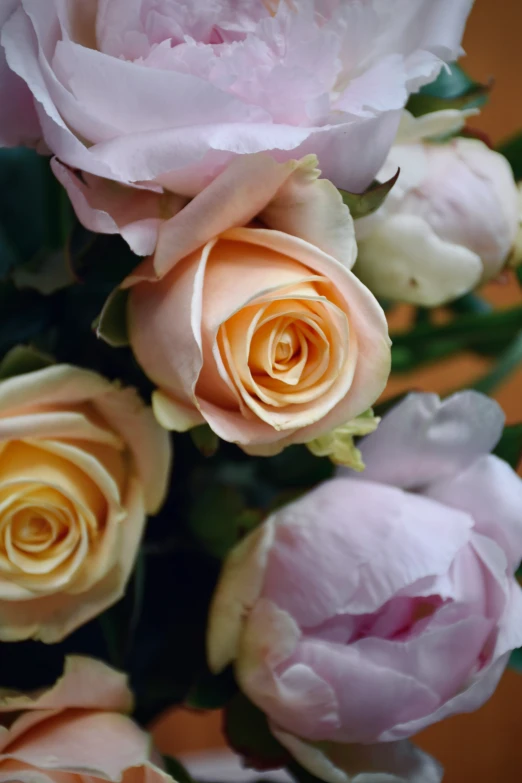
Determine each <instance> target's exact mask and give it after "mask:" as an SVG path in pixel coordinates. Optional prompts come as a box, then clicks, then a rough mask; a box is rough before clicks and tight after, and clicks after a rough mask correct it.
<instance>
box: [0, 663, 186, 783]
mask: <svg viewBox="0 0 522 783" xmlns="http://www.w3.org/2000/svg"><path fill="white" fill-rule="evenodd" d="M131 708H132V695H131V693H130V691H129V689H128V686H127V682H126V678H125V677H124V676H123V675H122V674H119V673H118V672H116V671H114V670H112V669H110V668H109V667H108V666H106V665H105V664H103V663H101V662H99V661H95V660H91V659H89V658H81V657H71V658H68V659H67V660H66V664H65V671H64V674H63V676H62V677H61V679H59V680H58V682H57V683H56V684H55V685H54V686H53V687H52V688H49V689H47V690H44V691H39V692H38V693H35V694H23V693H16V692H13V691H10V690H5V689H4V690H3V691H2V690H0V780H2V781H6V782H7V781H12V780H16V781H19V783H35V781H46V783H63V781H65V780H66V781H68V783H101V781H107V780H108V781H113V782H114V783H119V782H120V781H122V782H123V783H172V778H171V777H170V776H169V775H167V774H166V773H165V772H163V770H161V769H159V768H158V767H157V766H155V764H154V763H153V762H152V760H151V752H152V748H151V741H150V737H149V736H148V735H147V734H146V733H145V732H144V731H142V730H141V729H140V728H139V727H138V726H137V725H136V724H135V723H134V722H133V721H132V720H131V719H130V718H129V717H127V715H126V714H125V713H127V712H130V710H131Z"/></svg>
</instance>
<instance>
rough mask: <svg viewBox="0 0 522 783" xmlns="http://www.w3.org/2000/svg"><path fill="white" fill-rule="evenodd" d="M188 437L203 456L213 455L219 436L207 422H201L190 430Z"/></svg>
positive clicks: (216, 448) (215, 451) (217, 447)
mask: <svg viewBox="0 0 522 783" xmlns="http://www.w3.org/2000/svg"><path fill="white" fill-rule="evenodd" d="M190 437H191V438H192V442H193V443H194V446H195V447H196V448H197V449H198V451H199V452H201V454H203V456H204V457H213V456H214V455H215V454H216V453H217V450H218V449H219V438H218V436H217V435H216V433H215V432H213V431H212V430H211V429H210V427H209V426H208V424H202V425H201V426H200V427H194V429H192V430H190Z"/></svg>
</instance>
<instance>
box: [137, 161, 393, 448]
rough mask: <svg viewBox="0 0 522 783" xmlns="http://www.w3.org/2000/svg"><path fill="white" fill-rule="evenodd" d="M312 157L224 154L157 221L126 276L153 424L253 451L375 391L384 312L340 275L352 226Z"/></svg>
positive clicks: (345, 413)
mask: <svg viewBox="0 0 522 783" xmlns="http://www.w3.org/2000/svg"><path fill="white" fill-rule="evenodd" d="M315 165H316V159H315V158H314V157H313V156H311V157H308V158H305V159H303V160H302V161H300V162H296V161H292V162H290V163H287V164H279V163H276V161H274V160H273V159H272V158H270V157H268V156H264V155H256V156H251V157H249V158H242V159H238V160H237V161H235V162H234V163H233V164H232V165H231V166H230V167H229V168H228V169H227V170H226V171H225V172H224V173H223V174H221V175H220V176H219V177H218V178H217V179H216V180H215V181H214V182H213V183H212V185H211V186H209V187H208V188H207V189H206V190H205V191H203V192H202V193H201V194H200V195H199V196H197V197H196V198H195V199H194V200H193V201H192V202H190V204H189V205H188V206H187V207H185V208H184V209H183V210H182V211H181V212H180V213H179V214H178V215H176V216H175V217H174V218H172V219H171V220H170V221H168V222H167V223H165V224H164V226H163V228H162V230H161V232H160V238H159V243H158V249H157V251H156V254H155V256H154V257H151V258H149V259H147V260H146V261H145V262H144V263H143V264H142V266H141V267H140V268H138V270H137V271H136V273H135V274H134V276H133V277H132V278H131V279H130V280H128V281H127V282H126V284H125V285H127V286H129V287H131V293H130V300H129V319H128V320H129V331H130V341H131V345H132V347H133V350H134V352H135V355H136V357H137V359H138V361H139V363H140V364H141V366H142V367H143V369H144V370H145V372H146V373H147V375H148V376H149V377H150V378H151V379H152V381H153V382H154V383H155V384H156V385H157V386H158V391H157V392H156V393H155V395H154V398H153V407H154V412H155V414H156V417H157V419H158V421H159V422H160V423H161V424H162V425H163V426H164V427H166V428H167V429H173V430H185V429H188V428H190V427H192V426H195V425H198V424H201V423H204V422H207V423H208V424H209V425H210V427H211V428H212V429H213V430H214V432H216V433H217V434H218V435H219V436H220V437H221V438H223V439H224V440H227V441H232V442H237V443H239V444H240V445H241V446H243V447H244V448H246V449H247V450H248V451H250V452H252V453H265V454H266V453H273V452H276V451H278V450H280V449H281V448H283V447H284V446H285V445H287V444H289V443H296V442H297V443H304V442H307V441H309V440H312V439H313V438H315V437H317V436H318V435H320V434H323V433H325V432H328V431H329V430H331V429H333V428H334V427H336V426H338V425H339V424H343V423H345V422H346V421H348V420H350V419H353V418H355V417H356V416H358V415H359V414H361V413H363V412H364V411H366V410H367V409H368V408H369V407H370V406H371V405H372V403H373V402H374V401H375V400H376V398H377V397H378V396H379V394H380V393H381V391H382V389H383V388H384V386H385V383H386V379H387V377H388V373H389V369H390V343H389V338H388V332H387V325H386V320H385V317H384V314H383V312H382V310H381V308H380V306H379V305H378V303H377V301H376V300H375V298H374V297H373V295H372V294H371V293H370V292H369V291H368V289H366V288H365V287H364V286H363V285H362V283H360V282H359V280H357V278H356V277H355V276H354V275H353V274H352V273H351V271H350V267H351V266H353V264H354V262H355V258H356V254H357V247H356V243H355V237H354V229H353V221H352V219H351V216H350V213H349V210H348V208H347V207H346V206H345V205H344V204H343V203H342V200H341V197H340V195H339V193H338V191H337V190H336V188H335V187H334V186H333V185H332V184H331V183H330V182H328V181H327V180H322V179H319V172H318V171H317V170H316V169H315Z"/></svg>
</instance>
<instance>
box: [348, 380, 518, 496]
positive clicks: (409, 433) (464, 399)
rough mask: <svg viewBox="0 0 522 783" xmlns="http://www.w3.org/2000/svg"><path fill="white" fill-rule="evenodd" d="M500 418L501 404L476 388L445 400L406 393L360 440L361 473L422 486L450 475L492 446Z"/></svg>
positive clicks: (387, 481) (371, 478) (398, 483)
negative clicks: (404, 397)
mask: <svg viewBox="0 0 522 783" xmlns="http://www.w3.org/2000/svg"><path fill="white" fill-rule="evenodd" d="M504 419H505V417H504V413H503V411H502V409H501V408H500V406H499V405H498V404H497V403H496V402H494V401H493V400H490V399H488V398H487V397H485V396H484V395H483V394H478V393H477V392H473V391H464V392H459V393H458V394H454V395H453V396H452V397H450V398H449V399H447V400H443V401H440V400H439V398H438V397H437V395H435V394H409V395H408V397H407V398H406V399H405V400H403V401H402V402H400V403H399V404H398V405H396V406H395V407H394V408H393V410H392V411H390V412H389V413H388V414H387V415H386V416H385V417H384V419H383V421H382V422H381V423H380V425H379V427H378V429H377V431H376V432H375V433H372V434H371V435H369V436H368V437H367V438H365V439H364V440H363V441H362V443H361V452H362V457H363V460H364V463H365V465H366V470H365V471H364V474H362V478H363V479H365V480H368V481H378V482H382V483H384V484H391V485H394V486H399V487H403V488H404V489H422V488H424V487H427V486H429V485H430V484H435V483H436V482H439V481H441V480H443V479H445V478H449V477H452V476H454V475H455V474H456V473H459V472H461V471H463V470H465V469H466V468H468V467H469V466H470V465H471V464H472V463H473V462H474V461H475V460H476V459H478V458H479V457H481V456H482V455H484V454H488V453H489V452H490V451H491V450H492V449H493V448H494V447H495V445H496V444H497V443H498V441H499V439H500V436H501V434H502V430H503V426H504Z"/></svg>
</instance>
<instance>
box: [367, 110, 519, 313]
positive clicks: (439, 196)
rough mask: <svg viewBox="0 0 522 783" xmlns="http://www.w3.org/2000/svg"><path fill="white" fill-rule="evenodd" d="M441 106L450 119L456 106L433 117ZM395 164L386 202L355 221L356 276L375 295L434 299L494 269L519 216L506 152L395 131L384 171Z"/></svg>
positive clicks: (508, 251)
mask: <svg viewBox="0 0 522 783" xmlns="http://www.w3.org/2000/svg"><path fill="white" fill-rule="evenodd" d="M445 114H447V115H450V122H451V115H452V114H454V112H439V113H438V114H435V115H433V117H434V118H436V117H437V116H440V115H445ZM418 124H419V125H420V127H421V128H422V123H420V122H418ZM399 167H400V169H401V175H400V177H399V182H398V183H397V186H396V189H394V190H392V192H391V193H390V196H389V197H388V199H387V201H386V203H385V204H384V206H383V208H382V209H381V210H380V211H379V212H378V213H377V214H376V215H374V216H372V217H370V218H367V219H364V220H362V221H360V223H359V224H358V228H357V233H358V240H359V257H358V263H357V267H356V272H357V274H358V275H359V277H360V278H361V280H362V281H363V282H364V283H365V284H366V285H368V287H369V288H370V289H371V290H372V291H373V292H374V293H375V294H376V295H377V296H380V297H383V298H387V299H397V300H399V301H404V302H411V303H412V304H418V305H424V306H428V307H431V306H436V305H440V304H444V303H445V302H447V301H450V300H452V299H455V298H457V297H459V296H462V295H463V294H465V293H468V292H469V291H471V290H473V289H474V288H476V287H477V286H479V285H481V284H482V283H484V282H486V281H487V280H490V279H492V278H494V277H496V276H498V274H499V273H500V272H501V270H502V268H503V267H504V266H505V265H506V263H507V262H508V261H509V260H510V258H511V256H512V254H513V252H514V247H515V242H516V239H517V232H518V227H519V220H520V208H519V204H518V194H517V188H516V185H515V180H514V178H513V172H512V170H511V167H510V165H509V163H508V162H507V160H506V159H505V158H504V157H503V156H502V155H500V154H499V153H497V152H494V151H493V150H491V149H490V148H489V147H488V146H486V144H484V143H483V142H482V141H478V140H476V139H464V138H457V139H454V140H453V141H451V142H449V143H446V144H435V143H422V142H420V141H417V142H413V143H408V144H407V143H402V140H401V139H400V138H399V143H398V144H397V146H395V147H394V148H393V149H392V151H391V153H390V156H389V158H388V161H387V163H386V165H385V167H384V169H383V172H382V174H381V177H386V176H387V175H388V174H390V172H395V171H396V170H397V168H399Z"/></svg>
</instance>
